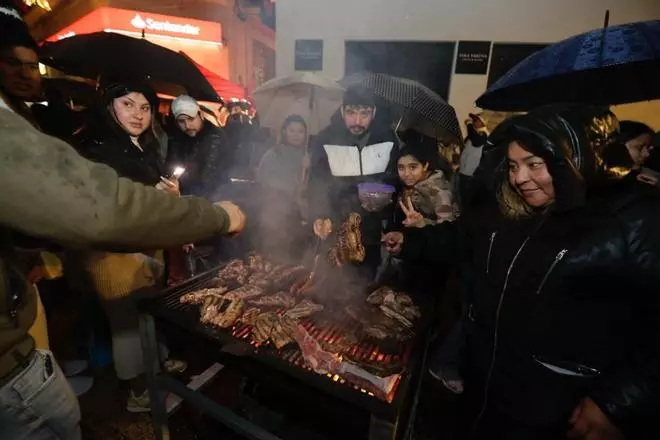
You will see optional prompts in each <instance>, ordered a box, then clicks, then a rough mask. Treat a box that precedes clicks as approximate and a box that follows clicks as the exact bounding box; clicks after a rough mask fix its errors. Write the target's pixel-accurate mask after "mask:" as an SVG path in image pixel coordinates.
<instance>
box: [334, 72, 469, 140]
mask: <svg viewBox="0 0 660 440" xmlns="http://www.w3.org/2000/svg"><path fill="white" fill-rule="evenodd" d="M339 83H340V84H341V85H342V86H344V87H346V88H347V89H348V88H354V87H360V88H364V89H367V90H370V91H371V92H372V93H373V94H374V95H375V96H377V97H379V98H381V99H383V100H385V101H387V102H388V103H389V104H391V105H392V106H393V107H394V108H395V110H396V111H397V113H399V114H398V117H399V118H400V125H401V126H405V128H414V129H415V130H417V131H419V132H421V133H423V134H426V135H428V136H430V137H433V138H437V139H439V140H442V141H445V142H453V143H457V144H459V145H461V144H462V143H463V139H462V138H463V137H462V135H461V129H460V126H459V123H458V119H457V118H456V111H455V110H454V107H452V106H451V105H449V104H448V103H447V101H445V100H444V99H442V97H441V96H440V95H438V94H437V93H435V92H434V91H433V90H431V89H429V88H428V87H426V86H425V85H423V84H421V83H419V82H417V81H413V80H411V79H407V78H399V77H396V76H391V75H386V74H384V73H372V72H366V71H364V72H358V73H356V74H354V75H350V76H347V77H345V78H343V79H342V80H341V81H339Z"/></svg>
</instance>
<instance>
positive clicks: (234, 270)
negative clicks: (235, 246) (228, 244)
mask: <svg viewBox="0 0 660 440" xmlns="http://www.w3.org/2000/svg"><path fill="white" fill-rule="evenodd" d="M249 275H250V268H249V267H248V266H247V265H246V264H245V263H244V262H243V260H239V259H235V260H231V261H230V262H229V263H227V265H225V266H224V267H223V268H222V269H220V271H219V272H218V276H217V277H216V281H217V283H218V284H220V285H224V284H231V283H237V284H240V285H243V284H245V283H246V282H247V278H248V276H249Z"/></svg>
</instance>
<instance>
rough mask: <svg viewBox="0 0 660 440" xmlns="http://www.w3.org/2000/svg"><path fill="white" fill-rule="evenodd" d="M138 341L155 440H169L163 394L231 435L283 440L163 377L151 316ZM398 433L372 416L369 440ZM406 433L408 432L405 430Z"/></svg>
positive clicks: (390, 438) (143, 320)
mask: <svg viewBox="0 0 660 440" xmlns="http://www.w3.org/2000/svg"><path fill="white" fill-rule="evenodd" d="M140 338H141V340H142V348H143V351H144V363H145V370H146V378H147V389H148V390H149V396H150V401H151V415H152V420H153V425H154V433H155V438H156V440H170V438H171V437H170V431H169V428H168V423H167V420H168V410H167V402H166V400H165V393H166V392H169V393H172V394H174V395H176V396H178V397H179V398H180V399H183V400H185V401H186V402H187V403H188V404H191V405H194V406H195V407H196V408H198V409H199V410H201V411H204V412H205V413H207V414H208V415H210V416H211V417H213V418H214V419H216V420H217V421H219V422H220V423H222V424H224V425H225V426H227V427H228V428H230V429H232V430H233V431H234V432H236V433H238V434H240V435H243V436H245V437H247V438H249V439H251V440H282V439H281V438H279V437H277V436H275V435H273V434H271V433H270V432H268V431H266V430H264V429H263V428H261V427H260V426H258V425H255V424H254V423H252V422H251V421H249V420H246V419H244V418H242V417H240V416H237V415H236V414H234V413H233V412H232V411H230V410H228V409H226V408H225V407H224V406H222V405H220V404H219V403H217V402H214V401H213V400H211V399H209V398H207V397H205V396H204V395H202V394H201V393H200V392H198V391H196V390H195V389H191V388H190V387H187V386H186V385H184V384H182V383H181V382H179V381H177V380H175V379H172V378H171V377H169V376H167V375H166V374H164V373H163V372H162V370H161V368H160V358H159V355H158V342H157V340H156V325H155V322H154V318H153V316H151V315H148V314H141V315H140ZM420 379H421V378H420ZM417 388H418V387H417ZM418 390H419V389H417V391H418ZM415 394H417V393H415ZM416 401H417V396H415V398H414V402H415V403H416ZM397 430H398V429H397V426H396V424H394V423H391V422H390V421H387V420H384V419H381V418H379V417H377V416H375V415H373V414H372V415H371V419H370V423H369V437H368V440H393V439H395V438H396V433H397ZM405 431H409V430H408V429H405ZM409 435H410V432H405V433H404V437H403V438H409Z"/></svg>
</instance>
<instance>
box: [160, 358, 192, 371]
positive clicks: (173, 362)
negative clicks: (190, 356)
mask: <svg viewBox="0 0 660 440" xmlns="http://www.w3.org/2000/svg"><path fill="white" fill-rule="evenodd" d="M187 368H188V363H186V361H182V360H179V359H167V360H166V361H165V362H163V369H164V370H165V372H166V373H167V374H181V373H183V372H184V371H186V369H187Z"/></svg>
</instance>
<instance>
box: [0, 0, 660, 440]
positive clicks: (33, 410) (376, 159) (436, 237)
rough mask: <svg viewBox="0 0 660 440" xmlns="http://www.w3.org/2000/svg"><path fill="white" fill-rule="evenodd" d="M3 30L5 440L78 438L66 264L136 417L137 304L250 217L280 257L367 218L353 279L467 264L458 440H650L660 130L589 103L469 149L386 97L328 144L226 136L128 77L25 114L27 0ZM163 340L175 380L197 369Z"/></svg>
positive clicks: (236, 123) (237, 124)
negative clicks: (64, 340) (416, 121)
mask: <svg viewBox="0 0 660 440" xmlns="http://www.w3.org/2000/svg"><path fill="white" fill-rule="evenodd" d="M0 26H2V27H3V33H2V37H1V40H0V127H1V130H2V136H1V137H0V143H1V144H2V151H3V154H2V156H1V159H0V160H1V161H2V162H3V172H2V173H1V174H0V184H1V185H2V187H3V188H4V191H3V192H2V206H3V209H2V220H1V221H0V225H2V228H1V229H0V233H2V236H3V238H2V251H1V253H0V281H1V282H0V298H1V299H2V300H1V301H0V437H1V438H3V439H5V438H6V439H22V438H25V439H28V438H53V439H54V438H61V439H75V438H80V427H79V424H80V410H79V407H78V404H77V399H76V396H75V394H74V392H73V391H72V388H71V386H70V385H69V382H67V379H66V376H65V373H64V372H63V371H62V369H61V368H60V366H59V363H58V360H60V361H63V360H65V359H58V360H56V359H55V357H54V355H53V353H52V352H51V351H49V350H48V346H47V343H46V344H43V343H42V342H41V341H40V340H39V338H38V337H37V336H36V333H35V329H34V328H35V324H36V323H38V322H37V321H38V320H39V319H38V304H39V296H38V293H37V289H36V284H37V282H38V281H40V280H41V278H43V277H44V276H45V275H44V273H45V272H47V271H44V270H43V267H44V266H45V265H47V263H46V262H45V261H46V260H48V258H49V257H48V256H49V255H51V256H52V255H53V254H57V255H58V256H60V257H61V259H62V260H63V261H65V267H64V277H65V278H69V279H72V278H75V282H72V283H71V284H75V285H76V286H77V288H78V289H80V290H81V291H84V292H85V293H86V294H90V295H92V296H94V297H95V298H97V299H98V302H99V304H100V305H101V309H102V310H103V312H104V316H105V319H106V320H107V322H108V324H109V327H110V332H111V340H112V360H113V365H114V368H115V372H116V374H117V377H118V378H119V379H121V380H124V381H128V382H129V384H130V391H129V395H128V398H127V402H126V409H127V410H128V411H133V412H142V411H149V405H150V402H149V395H148V392H147V390H146V385H145V381H144V365H143V361H142V347H141V343H140V338H139V332H138V311H137V306H136V302H137V300H138V299H139V298H142V297H145V296H148V295H153V294H154V293H155V292H157V291H158V289H159V288H161V287H163V286H164V285H165V284H166V282H167V278H168V273H169V275H170V276H171V275H172V273H173V272H175V271H176V270H179V269H180V268H179V269H177V268H176V267H175V266H176V265H175V264H174V262H175V261H177V258H178V257H180V256H181V255H185V254H186V253H190V252H191V251H192V250H193V249H195V248H196V247H198V246H200V245H201V244H210V246H211V247H212V248H214V249H215V252H216V257H218V255H220V254H221V253H222V249H224V248H225V247H226V246H227V243H228V240H231V238H229V239H227V238H224V239H219V237H221V236H230V237H231V236H234V235H236V234H238V233H240V232H242V231H243V230H244V229H246V223H247V222H246V217H248V216H246V214H245V212H248V211H249V212H250V216H249V217H250V222H249V223H250V227H249V228H248V230H247V231H246V232H245V234H252V235H253V236H254V237H256V238H254V239H252V241H251V244H250V246H251V247H254V246H256V247H258V248H259V249H260V250H261V251H263V252H264V253H266V254H268V255H272V256H274V257H276V258H278V259H290V260H300V259H301V258H302V256H303V254H304V252H305V250H306V249H307V248H308V247H309V246H310V244H311V243H313V242H314V237H318V239H320V240H327V239H329V237H330V236H331V235H332V234H333V232H334V231H336V230H337V229H338V228H339V226H340V225H341V224H342V222H343V221H345V219H346V218H347V216H348V215H349V214H350V213H359V214H360V216H361V219H362V226H361V235H362V240H363V243H364V246H365V249H366V258H365V260H364V262H363V263H362V264H359V265H355V266H352V267H351V268H350V270H354V271H355V273H356V274H357V276H359V277H360V278H361V279H364V280H367V281H368V282H372V281H374V280H378V278H379V277H381V276H382V274H383V273H384V272H388V271H393V270H394V271H397V272H400V273H403V274H404V276H407V277H409V278H414V280H416V281H417V282H418V283H421V284H424V285H426V287H427V290H428V291H430V292H434V293H433V294H437V295H442V294H443V291H444V285H445V282H446V281H447V277H448V274H449V272H450V271H454V272H456V273H458V274H459V279H460V290H461V292H460V297H461V304H462V316H461V318H460V319H459V320H458V322H457V323H456V325H455V326H454V328H453V329H452V331H451V332H449V334H448V335H446V337H444V338H442V340H441V341H438V342H439V343H438V344H437V345H436V346H435V347H434V350H433V353H432V355H431V359H430V360H431V362H430V367H431V368H430V376H431V377H432V378H433V380H435V381H437V382H438V383H439V384H441V385H442V387H443V388H444V390H445V392H447V393H451V394H455V395H460V400H459V401H457V402H460V403H457V404H456V405H457V407H459V408H460V411H459V415H458V416H457V418H456V421H457V423H456V430H455V433H456V435H457V436H458V437H456V438H475V439H500V438H502V439H504V438H506V439H511V440H516V439H520V440H523V439H549V440H550V439H561V438H578V439H586V440H614V439H624V438H628V439H638V438H639V439H641V438H657V430H654V425H655V423H654V420H653V419H654V416H655V415H657V414H660V373H659V371H660V343H659V342H660V341H659V336H660V328H659V327H658V322H659V321H658V319H657V316H658V314H660V299H659V297H658V295H657V290H658V287H659V286H660V203H659V202H660V199H659V196H660V193H659V190H660V188H659V181H658V177H659V176H660V163H659V162H660V160H659V159H660V157H659V154H658V152H660V149H657V148H656V149H654V146H657V145H658V144H659V143H660V139H659V137H658V135H657V134H655V133H654V131H653V129H652V128H650V127H648V126H647V125H645V124H643V123H641V122H636V121H618V120H617V118H616V116H615V115H614V114H613V113H611V112H610V110H609V109H607V108H604V107H596V106H591V105H571V106H568V105H554V106H548V107H544V108H541V109H536V110H532V111H530V112H529V113H527V114H521V115H508V117H507V118H502V119H501V120H498V121H497V124H489V121H488V120H487V119H488V118H487V113H486V112H484V113H482V114H480V115H470V118H469V119H468V120H467V121H466V131H467V133H468V136H467V138H466V139H465V147H464V148H463V149H462V150H461V151H462V152H461V154H460V157H459V156H458V155H457V154H456V150H455V149H454V148H453V147H446V146H444V145H443V144H442V143H441V142H439V140H438V139H434V138H431V137H429V136H427V135H424V134H422V133H420V132H418V131H416V130H415V128H414V127H407V128H406V129H405V130H395V124H393V123H392V121H387V120H386V118H378V117H377V113H378V110H379V108H378V106H377V104H376V99H375V97H374V96H373V95H372V94H371V93H369V92H368V91H367V90H364V89H349V90H347V91H346V92H345V94H344V96H343V101H342V104H341V106H340V107H339V108H338V109H337V112H336V113H335V115H334V116H333V117H332V119H331V121H329V126H328V127H327V128H325V129H324V130H322V131H321V132H320V133H318V134H316V135H315V136H310V133H309V131H308V126H307V123H306V121H305V119H304V118H303V117H301V116H299V115H295V114H292V115H289V116H288V117H286V118H285V120H284V123H283V124H282V126H281V128H279V130H277V132H276V133H272V136H270V137H264V136H256V133H261V131H259V130H258V129H257V128H256V127H255V124H253V123H251V122H252V121H249V122H250V123H248V118H247V116H246V115H245V113H244V112H242V111H241V109H240V108H238V109H237V111H236V112H233V111H230V113H231V114H230V116H229V120H228V122H227V124H226V125H225V126H224V127H223V126H220V125H218V124H214V123H212V122H211V121H210V120H209V119H208V118H206V117H205V114H204V110H203V107H202V106H201V105H200V103H199V102H197V101H196V100H195V99H193V98H192V97H190V96H187V95H182V96H179V97H177V98H176V99H174V100H173V101H172V102H171V103H170V104H169V106H168V113H167V114H160V113H159V109H161V108H162V106H161V102H160V101H161V100H160V99H159V97H158V96H157V94H156V93H155V91H154V90H153V89H152V88H151V87H150V85H149V84H148V82H147V81H146V80H144V79H140V78H134V77H133V78H131V77H125V76H122V75H121V74H116V73H114V74H113V75H108V76H104V77H103V78H101V80H100V83H99V85H98V96H97V105H96V106H94V107H93V108H88V109H86V110H85V111H84V112H74V111H73V110H71V109H70V108H67V107H66V106H65V105H64V104H63V103H62V102H55V101H53V102H49V103H48V106H47V107H45V108H44V107H43V106H38V105H35V106H32V107H30V106H29V105H28V104H29V103H31V102H33V101H34V100H35V97H36V96H40V95H41V90H42V84H41V75H40V72H39V56H38V53H39V48H38V46H37V44H36V43H35V42H34V41H33V40H32V38H31V37H30V34H29V31H28V29H27V27H26V26H25V24H24V23H23V21H22V19H21V18H20V15H18V13H16V12H15V11H13V10H10V9H6V8H0ZM54 120H56V121H57V123H53V121H54ZM246 133H247V135H246ZM235 182H240V183H238V184H241V183H247V184H249V185H250V187H251V188H252V194H258V197H257V196H254V197H252V198H251V199H250V202H249V203H248V202H246V205H256V208H257V209H254V208H255V207H254V206H250V207H248V206H241V207H240V208H239V206H237V204H235V203H232V202H229V201H224V200H227V199H228V198H230V197H231V194H233V192H232V191H231V189H230V188H231V187H232V185H233V184H234V183H235ZM363 184H382V185H388V187H391V188H393V193H394V196H393V200H394V203H393V204H392V205H390V206H387V207H385V208H383V209H379V210H374V209H368V208H369V207H368V206H365V204H364V201H363V200H361V198H360V196H359V192H358V187H359V186H360V185H363ZM253 212H254V218H253V216H252V213H253ZM46 251H49V252H50V253H47V252H46ZM218 258H219V257H218ZM39 285H41V284H39ZM429 286H430V287H429ZM42 318H43V317H42ZM162 351H163V366H164V367H165V368H166V369H167V370H168V371H172V372H180V371H183V370H184V369H185V368H186V363H185V362H184V361H181V360H176V359H171V358H169V357H168V356H167V350H166V349H164V350H162ZM654 435H655V436H656V437H654Z"/></svg>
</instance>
